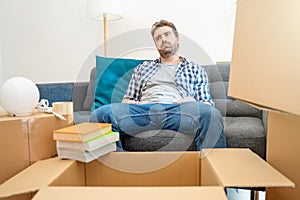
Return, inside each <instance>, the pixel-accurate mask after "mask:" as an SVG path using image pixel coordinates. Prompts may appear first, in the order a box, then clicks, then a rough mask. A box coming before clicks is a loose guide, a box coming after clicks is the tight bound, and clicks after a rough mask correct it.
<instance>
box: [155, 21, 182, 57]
mask: <svg viewBox="0 0 300 200" xmlns="http://www.w3.org/2000/svg"><path fill="white" fill-rule="evenodd" d="M153 39H154V42H155V45H156V48H157V50H158V52H159V54H160V56H161V57H163V58H167V57H170V56H172V55H174V54H176V52H177V51H178V47H179V38H178V37H176V36H175V34H174V32H173V30H172V28H171V27H168V26H163V27H160V28H158V29H157V30H156V31H155V32H154V34H153Z"/></svg>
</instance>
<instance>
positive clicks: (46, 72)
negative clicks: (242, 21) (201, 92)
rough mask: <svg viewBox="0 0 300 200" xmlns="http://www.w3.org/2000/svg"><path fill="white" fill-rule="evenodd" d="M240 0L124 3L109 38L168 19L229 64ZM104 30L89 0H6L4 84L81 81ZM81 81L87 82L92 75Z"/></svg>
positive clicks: (2, 11) (0, 24) (2, 4)
mask: <svg viewBox="0 0 300 200" xmlns="http://www.w3.org/2000/svg"><path fill="white" fill-rule="evenodd" d="M235 1H236V0H197V1H195V0H186V1H182V0H165V1H161V0H151V1H137V0H124V9H125V14H124V18H123V19H121V20H119V21H109V22H108V37H109V38H112V37H114V36H117V35H119V34H122V33H125V32H128V31H132V30H136V29H142V28H150V27H151V25H152V24H153V23H154V22H155V21H158V20H159V19H167V20H170V21H172V22H174V23H175V25H176V27H177V29H178V31H179V32H180V33H181V34H183V35H184V36H186V37H188V38H190V39H191V40H192V41H194V42H195V43H197V44H198V45H199V46H201V47H202V48H203V49H204V51H205V52H207V54H208V55H209V57H210V58H211V59H212V60H213V61H214V62H217V61H229V60H231V51H232V40H233V27H234V8H235V3H234V2H235ZM102 26H103V24H102V22H100V21H92V20H89V19H87V17H86V0H1V1H0V45H1V46H0V49H1V54H2V56H1V58H2V59H1V62H0V63H2V68H1V67H0V73H1V75H0V84H1V82H3V81H5V80H7V79H8V78H9V77H12V76H17V75H18V76H25V77H27V78H29V79H31V80H33V81H34V82H37V83H42V82H43V83H44V82H62V81H63V82H68V81H76V80H78V74H79V72H80V73H82V70H81V68H82V66H83V65H86V64H87V63H90V62H91V63H93V60H92V61H88V60H89V59H91V54H92V52H94V50H95V49H96V48H97V47H99V45H101V44H102V42H103V33H102V31H103V29H102ZM149 34H150V33H149ZM126 42H128V41H126ZM126 42H125V41H124V43H123V42H121V43H120V45H122V43H123V44H126ZM153 47H154V45H153ZM114 48H115V47H114ZM151 55H152V53H151ZM155 55H156V54H155ZM108 56H109V55H108ZM139 56H141V57H143V56H146V54H141V55H139ZM184 56H185V55H184ZM92 59H93V56H92ZM89 65H93V64H89ZM0 66H1V65H0ZM1 79H2V80H1ZM81 79H83V80H88V71H86V72H85V73H84V76H83V77H81Z"/></svg>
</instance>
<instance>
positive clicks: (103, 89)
mask: <svg viewBox="0 0 300 200" xmlns="http://www.w3.org/2000/svg"><path fill="white" fill-rule="evenodd" d="M143 61H145V60H137V59H128V58H106V57H101V56H96V71H95V73H93V74H91V76H90V77H91V81H90V85H89V88H88V95H87V98H86V101H85V107H88V106H90V104H91V101H93V103H92V106H91V110H92V111H93V110H95V109H97V108H99V107H100V106H102V105H106V104H110V103H119V102H121V101H122V99H123V96H124V94H125V92H126V89H127V87H128V84H129V80H130V78H131V74H132V73H133V70H134V68H135V67H136V66H137V65H139V64H140V63H142V62H143Z"/></svg>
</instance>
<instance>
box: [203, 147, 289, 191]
mask: <svg viewBox="0 0 300 200" xmlns="http://www.w3.org/2000/svg"><path fill="white" fill-rule="evenodd" d="M202 153H203V154H204V155H205V156H204V158H202V162H206V165H209V167H210V168H211V169H212V170H213V172H214V173H215V176H216V177H218V182H219V184H220V185H221V186H224V187H295V184H294V183H293V182H292V181H290V180H289V179H288V178H286V177H285V176H284V175H282V174H281V173H280V172H278V171H277V170H276V169H274V168H273V167H272V166H271V165H270V164H268V163H267V162H266V161H264V160H263V159H262V158H260V157H259V156H258V155H256V154H255V153H253V152H252V151H251V150H249V149H205V150H203V151H202ZM202 157H203V156H202ZM202 176H204V178H205V174H204V173H203V175H202ZM203 184H204V185H205V183H203Z"/></svg>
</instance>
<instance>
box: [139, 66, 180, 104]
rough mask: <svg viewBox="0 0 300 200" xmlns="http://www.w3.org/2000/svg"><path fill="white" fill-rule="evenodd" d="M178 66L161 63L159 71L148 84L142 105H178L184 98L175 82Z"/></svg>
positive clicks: (143, 92) (144, 90) (144, 91)
mask: <svg viewBox="0 0 300 200" xmlns="http://www.w3.org/2000/svg"><path fill="white" fill-rule="evenodd" d="M177 68H178V63H177V64H167V63H161V64H160V65H159V69H158V71H157V72H156V73H155V74H154V75H153V76H152V77H151V79H150V80H149V81H148V82H147V83H146V86H145V87H144V89H143V91H142V98H141V103H176V102H177V101H179V100H180V99H182V96H181V95H180V92H179V91H178V89H177V86H176V84H175V82H174V80H175V74H176V71H177Z"/></svg>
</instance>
